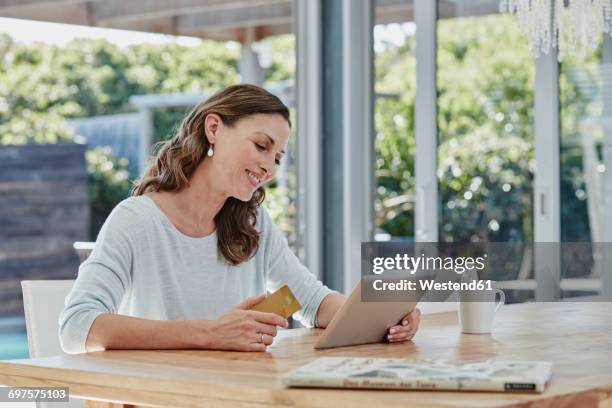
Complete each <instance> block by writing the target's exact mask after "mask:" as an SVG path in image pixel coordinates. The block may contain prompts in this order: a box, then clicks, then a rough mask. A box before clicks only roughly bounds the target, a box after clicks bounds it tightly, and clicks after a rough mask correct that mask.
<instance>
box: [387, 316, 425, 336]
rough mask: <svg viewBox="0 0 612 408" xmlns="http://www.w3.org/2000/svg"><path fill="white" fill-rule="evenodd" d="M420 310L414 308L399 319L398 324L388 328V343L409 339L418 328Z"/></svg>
mask: <svg viewBox="0 0 612 408" xmlns="http://www.w3.org/2000/svg"><path fill="white" fill-rule="evenodd" d="M420 322H421V311H420V310H419V309H418V308H416V309H414V310H413V311H412V312H410V313H408V314H407V315H406V316H404V317H403V318H402V320H400V322H399V324H398V325H396V326H393V327H390V328H389V332H388V334H387V340H388V341H389V343H401V342H404V341H409V340H411V339H412V338H413V337H414V335H415V334H416V332H417V330H418V329H419V323H420Z"/></svg>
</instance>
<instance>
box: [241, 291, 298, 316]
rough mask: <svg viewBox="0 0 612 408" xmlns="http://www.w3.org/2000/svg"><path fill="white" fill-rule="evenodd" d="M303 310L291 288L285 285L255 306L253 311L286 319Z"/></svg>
mask: <svg viewBox="0 0 612 408" xmlns="http://www.w3.org/2000/svg"><path fill="white" fill-rule="evenodd" d="M301 308H302V305H300V302H298V301H297V299H296V298H295V296H294V295H293V292H291V289H289V286H287V285H285V286H283V287H282V288H280V289H279V290H277V291H276V292H274V293H273V294H271V295H270V296H268V297H267V298H265V299H264V300H262V301H261V303H258V304H257V305H255V306H253V307H252V308H251V310H257V311H258V312H265V313H274V314H277V315H279V316H281V317H284V318H285V319H287V318H289V316H291V315H292V314H294V313H295V312H297V311H298V310H300V309H301Z"/></svg>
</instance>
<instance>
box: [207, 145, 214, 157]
mask: <svg viewBox="0 0 612 408" xmlns="http://www.w3.org/2000/svg"><path fill="white" fill-rule="evenodd" d="M213 154H214V152H213V145H212V144H211V145H210V147H209V148H208V152H207V153H206V155H207V156H208V157H212V155H213Z"/></svg>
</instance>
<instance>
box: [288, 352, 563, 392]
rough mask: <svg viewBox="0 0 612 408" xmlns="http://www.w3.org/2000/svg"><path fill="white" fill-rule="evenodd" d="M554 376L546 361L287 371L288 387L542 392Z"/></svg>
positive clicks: (361, 363) (346, 360)
mask: <svg viewBox="0 0 612 408" xmlns="http://www.w3.org/2000/svg"><path fill="white" fill-rule="evenodd" d="M551 375H552V363H550V362H544V361H506V360H487V361H479V362H462V363H460V362H453V361H448V360H437V359H426V360H410V359H396V358H393V359H389V358H358V357H322V358H319V359H317V360H314V361H312V362H310V363H308V364H306V365H304V366H302V367H299V368H297V369H295V370H292V371H290V372H287V373H285V374H284V375H283V376H282V382H283V384H284V385H285V386H287V387H324V388H371V389H393V390H399V389H402V390H445V391H449V390H450V391H528V392H543V391H544V389H545V387H546V384H547V383H548V381H549V380H550V378H551Z"/></svg>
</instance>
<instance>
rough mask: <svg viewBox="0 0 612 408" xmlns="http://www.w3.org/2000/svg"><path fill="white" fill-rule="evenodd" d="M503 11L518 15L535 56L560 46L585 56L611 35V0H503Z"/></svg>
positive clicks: (562, 54) (561, 52) (564, 51)
mask: <svg viewBox="0 0 612 408" xmlns="http://www.w3.org/2000/svg"><path fill="white" fill-rule="evenodd" d="M499 8H500V12H502V13H513V14H516V15H517V18H518V23H519V28H520V30H521V32H522V33H523V34H524V35H525V36H526V37H527V43H528V45H529V47H530V48H531V50H532V52H533V53H534V55H535V56H536V57H538V56H539V55H540V54H542V53H544V54H548V53H549V52H550V49H551V47H552V48H556V49H557V50H558V59H559V61H561V60H563V58H564V57H565V56H566V55H568V54H578V55H579V56H580V57H584V56H585V55H586V53H587V52H588V51H593V50H595V49H596V48H597V45H598V44H599V39H600V36H601V35H602V33H606V34H608V35H612V30H611V26H612V0H501V1H500V4H499Z"/></svg>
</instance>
